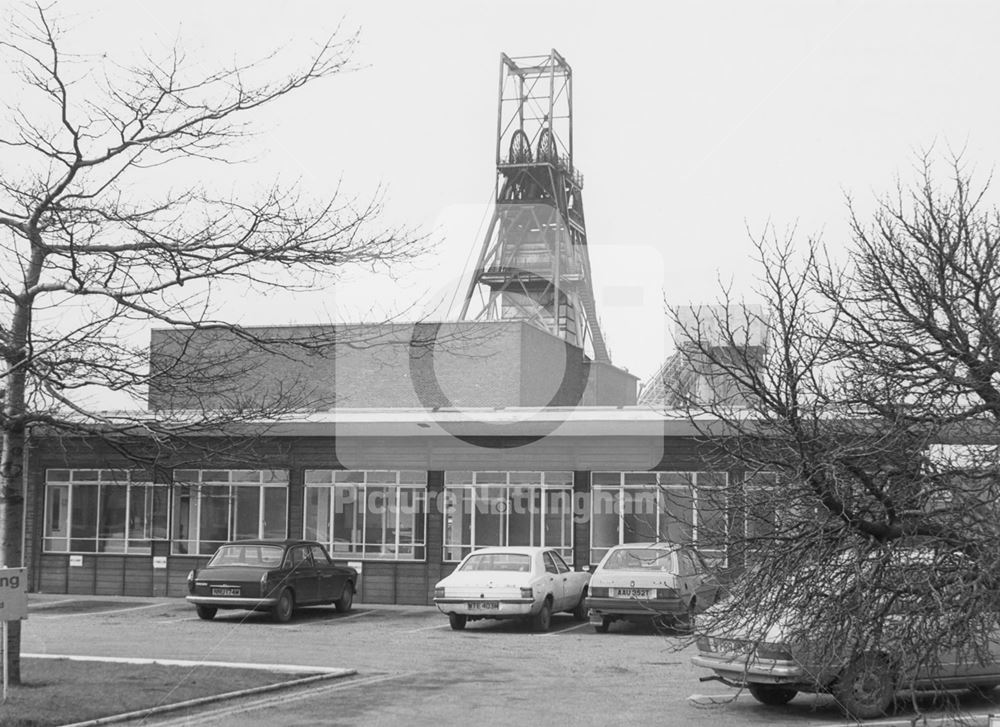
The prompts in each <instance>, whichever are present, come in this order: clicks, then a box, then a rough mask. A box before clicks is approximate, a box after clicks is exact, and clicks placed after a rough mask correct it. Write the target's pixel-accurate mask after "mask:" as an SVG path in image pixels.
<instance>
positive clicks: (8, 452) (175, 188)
mask: <svg viewBox="0 0 1000 727" xmlns="http://www.w3.org/2000/svg"><path fill="white" fill-rule="evenodd" d="M354 41H355V39H354V37H352V36H349V35H347V36H343V37H342V35H341V33H340V31H339V29H338V30H336V31H335V32H334V34H333V35H332V37H331V38H330V39H329V40H327V41H326V42H324V43H320V44H318V45H317V47H316V48H315V49H314V50H313V52H312V53H311V54H310V55H309V57H308V58H307V59H306V61H305V62H304V63H301V62H299V63H298V65H297V67H296V68H295V69H294V70H292V71H290V72H273V71H272V70H270V69H271V68H272V66H273V64H274V63H275V62H278V61H281V59H282V54H279V53H275V54H272V55H270V56H267V57H266V58H262V59H259V60H258V61H254V62H252V63H248V64H245V65H235V66H233V67H230V68H223V69H219V70H216V71H210V72H208V73H204V72H199V71H196V70H194V67H193V66H192V65H191V64H188V63H187V62H186V60H187V59H186V58H185V57H184V54H183V53H182V52H181V51H180V50H177V49H175V50H174V51H173V52H172V53H168V54H167V56H166V57H165V58H163V59H154V58H147V60H146V61H145V62H144V63H143V65H141V66H139V67H133V68H121V67H117V66H114V65H112V63H111V62H110V61H109V60H107V59H104V58H101V59H96V60H91V61H88V60H87V59H86V58H83V57H79V56H75V55H73V54H66V53H64V52H63V51H62V47H63V44H64V42H65V41H64V38H63V36H61V34H60V33H59V31H58V28H57V27H56V22H55V19H54V15H53V13H52V12H50V10H49V9H48V8H45V7H42V6H35V7H33V8H28V9H27V10H26V12H25V14H24V15H23V17H22V18H21V20H20V22H19V23H18V24H17V25H16V27H14V28H13V29H8V32H7V33H5V36H4V39H3V40H0V52H2V53H3V55H4V63H6V64H8V68H13V69H15V71H16V73H17V76H18V78H19V80H20V84H21V85H20V87H19V88H17V89H12V88H7V89H5V94H4V96H5V100H6V114H5V117H4V118H3V119H2V121H0V124H2V125H0V149H3V155H2V157H0V158H2V165H0V256H2V258H0V260H2V262H0V264H2V269H3V276H2V279H0V355H2V359H3V384H2V387H3V392H2V395H3V411H2V414H0V430H2V435H3V444H2V452H0V544H2V555H0V562H2V563H3V564H5V565H10V566H18V565H20V564H21V563H22V553H21V532H20V523H21V517H22V508H23V491H22V487H23V476H24V472H23V462H24V449H25V442H26V437H27V436H28V434H29V433H30V431H31V430H32V428H36V427H39V426H44V427H46V428H47V430H48V431H50V432H53V433H56V434H58V433H61V432H62V433H77V434H91V433H96V434H101V435H102V436H109V435H112V434H114V433H125V432H130V431H131V432H134V431H137V430H140V431H143V432H145V433H146V434H148V435H151V436H153V437H155V438H157V439H161V438H162V439H167V438H169V437H171V436H174V435H176V434H178V433H183V432H191V431H198V430H199V429H204V428H205V427H206V426H211V425H213V424H215V423H218V422H217V420H214V419H212V418H210V417H206V416H205V415H204V414H202V415H198V414H194V413H191V412H186V413H185V415H184V417H183V418H179V417H178V418H173V417H171V416H170V415H169V413H165V412H161V413H160V415H159V416H157V417H156V418H155V419H154V418H152V417H147V416H144V415H142V414H141V413H140V414H119V415H111V414H105V413H101V412H100V410H99V409H100V407H99V406H97V405H96V404H95V401H97V400H96V399H95V392H101V391H108V390H110V391H115V392H119V393H125V394H128V395H130V396H131V398H132V400H133V401H142V400H143V399H144V392H145V387H146V386H147V384H148V379H149V367H148V361H147V357H148V350H147V348H146V341H145V340H143V341H140V342H136V336H135V335H134V333H135V332H136V331H137V330H140V331H141V330H144V329H145V327H147V326H148V325H149V324H150V323H161V324H165V325H169V326H183V327H187V328H194V329H198V328H203V327H206V326H221V327H223V328H225V329H226V330H227V331H228V332H229V333H231V334H233V335H236V336H242V337H244V338H246V339H253V337H254V335H255V334H253V333H252V332H247V331H246V329H243V328H240V327H239V326H236V325H234V324H232V323H231V322H229V321H227V320H225V319H222V318H219V317H214V316H216V315H217V314H214V310H215V308H213V303H214V301H215V298H214V297H213V294H214V293H215V292H216V291H217V290H218V288H219V286H220V285H226V284H231V283H235V284H237V285H239V286H241V288H242V289H243V290H247V291H255V292H256V293H257V294H261V293H266V292H267V291H273V290H275V289H283V290H313V289H316V288H317V287H318V286H323V285H329V284H331V283H332V281H334V280H335V279H336V277H337V275H338V274H339V273H341V272H342V271H344V270H345V269H349V268H350V266H352V265H364V266H366V267H372V266H378V265H388V264H391V263H394V262H397V261H400V260H402V259H404V258H407V257H408V256H411V255H413V254H414V253H415V252H416V251H417V248H418V247H419V242H418V241H414V240H413V239H411V238H410V237H409V236H408V235H406V234H405V233H401V232H399V231H398V230H393V229H382V228H380V227H379V226H378V217H379V212H380V209H379V205H378V203H377V201H375V202H371V203H364V204H360V205H359V204H357V201H356V200H354V199H346V198H344V197H343V196H342V195H340V194H338V192H337V190H336V189H333V190H332V191H331V192H330V194H329V196H328V197H327V198H325V199H320V200H318V201H310V200H308V199H307V198H306V197H305V195H303V193H302V192H301V191H300V190H299V189H297V188H295V187H282V186H279V185H277V184H269V183H268V180H258V181H259V182H260V183H262V184H263V186H264V187H265V189H264V190H263V191H262V192H259V193H254V194H247V193H245V192H244V193H235V192H234V193H231V194H222V193H218V192H215V191H213V190H212V189H210V188H209V186H207V185H204V184H202V183H200V182H198V181H191V180H203V179H209V178H212V176H213V175H214V174H215V173H216V172H223V171H227V170H229V169H230V167H229V165H230V164H232V163H234V162H237V161H239V158H238V154H237V151H238V148H237V144H238V143H239V142H242V141H243V140H244V139H245V137H246V136H247V135H248V133H249V131H250V128H249V126H248V124H249V122H250V121H251V120H252V119H253V118H254V115H255V113H256V112H258V111H260V110H261V109H263V108H264V107H267V106H270V105H272V104H276V103H279V102H280V101H281V100H282V99H283V98H284V97H286V96H289V95H290V94H294V93H296V92H297V91H298V90H299V89H301V88H303V87H304V86H306V85H311V84H313V83H314V82H317V81H321V80H322V79H326V78H329V77H331V76H335V75H337V74H338V73H341V72H343V71H345V70H346V69H347V68H348V63H349V59H350V57H351V51H352V48H353V45H354ZM297 47H298V46H297ZM286 67H287V65H286ZM249 168H250V167H245V168H244V169H249ZM261 343H262V345H267V342H266V341H263V342H261ZM284 343H285V344H287V343H289V342H288V341H287V340H286V341H285V342H284ZM316 343H317V342H316V341H309V340H304V341H302V342H301V344H302V345H303V346H311V345H314V344H316ZM323 343H326V344H328V343H329V341H324V342H323ZM160 373H161V374H162V373H163V372H162V371H161V372H160ZM186 374H187V375H189V376H194V375H195V373H194V372H192V371H187V372H186ZM205 375H210V369H206V372H205ZM287 393H288V392H287V391H285V392H280V395H278V396H276V397H274V398H273V399H272V400H271V401H268V402H260V401H256V402H239V406H236V407H234V411H230V412H227V413H226V414H225V417H226V418H227V419H232V418H233V417H241V416H242V417H247V418H253V417H259V416H264V415H273V414H275V413H276V411H277V410H279V409H287V408H294V407H295V406H298V405H301V404H302V402H295V401H290V400H289V398H288V396H287ZM14 626H15V628H12V629H11V630H10V633H11V640H10V644H9V646H10V649H11V653H12V654H13V655H15V656H16V655H18V654H19V647H20V631H19V629H18V628H16V626H17V624H14ZM11 678H12V680H13V681H14V683H17V682H18V681H19V679H20V673H19V660H18V659H16V658H15V660H14V668H13V670H12V672H11Z"/></svg>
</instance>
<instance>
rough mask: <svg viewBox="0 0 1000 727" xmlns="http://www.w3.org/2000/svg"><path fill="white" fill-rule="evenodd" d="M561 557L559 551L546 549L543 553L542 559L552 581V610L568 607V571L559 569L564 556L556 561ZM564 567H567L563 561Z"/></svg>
mask: <svg viewBox="0 0 1000 727" xmlns="http://www.w3.org/2000/svg"><path fill="white" fill-rule="evenodd" d="M556 558H559V555H558V554H557V553H554V552H552V551H551V550H546V551H545V552H544V553H542V561H543V562H544V563H545V573H546V574H547V575H548V576H549V582H550V583H551V591H552V610H553V611H562V610H563V609H564V608H566V600H567V599H566V587H567V585H568V584H567V583H566V580H567V579H566V571H563V572H560V571H559V562H562V558H559V562H557V561H556ZM563 568H566V564H565V563H563Z"/></svg>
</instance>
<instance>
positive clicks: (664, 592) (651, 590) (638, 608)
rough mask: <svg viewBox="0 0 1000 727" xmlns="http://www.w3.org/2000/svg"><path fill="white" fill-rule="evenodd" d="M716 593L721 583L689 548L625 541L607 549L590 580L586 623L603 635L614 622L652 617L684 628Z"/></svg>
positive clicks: (669, 544) (709, 604) (718, 596)
mask: <svg viewBox="0 0 1000 727" xmlns="http://www.w3.org/2000/svg"><path fill="white" fill-rule="evenodd" d="M721 597H722V587H721V586H720V585H719V582H718V581H717V580H716V579H715V578H714V577H713V576H712V575H711V574H710V573H709V572H708V568H707V567H706V565H705V563H704V562H703V561H702V559H701V557H700V556H699V555H698V553H697V552H695V551H694V550H693V549H691V548H686V547H683V546H680V545H676V544H674V543H665V542H660V543H626V544H624V545H618V546H616V547H614V548H611V550H609V551H608V552H607V554H606V555H605V556H604V558H603V559H602V560H601V562H600V564H599V565H598V566H597V569H596V570H595V571H594V574H593V575H592V576H591V579H590V592H589V594H588V596H587V601H586V606H587V608H588V609H589V612H590V622H591V623H592V624H593V625H594V629H595V630H596V631H597V632H598V633H605V632H607V630H608V627H609V626H610V625H611V624H612V623H613V622H614V621H618V620H626V621H644V620H654V621H655V622H658V623H661V624H664V625H666V626H669V627H672V628H680V629H690V628H691V625H692V624H693V620H694V614H695V613H697V612H698V611H703V610H704V609H706V608H708V607H709V606H711V605H712V604H713V603H715V602H716V601H718V600H719V599H720V598H721Z"/></svg>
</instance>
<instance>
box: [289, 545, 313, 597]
mask: <svg viewBox="0 0 1000 727" xmlns="http://www.w3.org/2000/svg"><path fill="white" fill-rule="evenodd" d="M286 558H287V562H288V565H289V566H290V571H289V575H288V581H289V583H290V584H291V586H292V590H294V591H295V603H296V604H299V605H305V604H307V603H315V602H316V600H317V590H318V584H317V576H316V564H315V563H314V562H313V558H312V553H311V552H310V549H309V546H308V545H305V544H300V545H293V546H292V547H291V548H289V549H288V555H287V556H286Z"/></svg>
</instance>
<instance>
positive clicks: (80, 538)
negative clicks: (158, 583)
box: [41, 467, 170, 556]
mask: <svg viewBox="0 0 1000 727" xmlns="http://www.w3.org/2000/svg"><path fill="white" fill-rule="evenodd" d="M83 473H87V476H83ZM110 488H118V489H121V490H122V491H123V492H124V496H125V499H124V505H123V506H122V507H121V508H120V512H121V515H122V522H121V531H120V534H119V533H118V532H117V531H116V532H115V534H114V535H113V536H109V535H108V534H102V532H101V531H102V528H103V527H105V525H106V518H107V505H108V499H107V493H108V492H111V491H113V490H111V489H110ZM169 489H170V488H169V485H168V484H165V483H156V482H153V480H152V478H151V477H150V476H149V473H148V472H145V471H143V470H140V469H135V468H108V467H104V468H102V467H86V468H81V467H68V468H67V467H54V468H47V469H46V470H45V487H44V497H43V503H42V536H41V541H42V542H41V549H42V552H43V553H53V554H55V553H73V554H86V555H140V556H149V555H151V553H152V544H153V542H155V541H167V540H169V538H170V497H169ZM81 490H83V491H88V495H93V496H94V498H95V499H94V503H93V508H88V509H89V510H91V513H90V514H91V515H92V516H93V532H92V533H91V534H90V535H81V534H78V533H75V528H76V527H78V526H83V525H89V523H86V522H83V523H79V522H74V515H75V514H76V513H75V508H74V505H75V504H76V503H75V502H74V500H75V499H77V498H79V499H80V501H81V502H82V501H83V498H82V493H81ZM62 491H65V499H63V497H62V494H61V492H62ZM57 492H58V493H60V494H59V499H58V500H57V501H56V500H53V498H54V497H56V494H57ZM138 493H141V498H142V502H141V503H140V504H141V506H142V519H141V524H140V525H139V526H138V527H136V526H135V525H134V517H133V513H134V507H135V505H136V495H137V494H138ZM117 494H121V492H119V493H117ZM158 495H159V496H161V497H163V496H164V495H165V499H162V500H161V501H160V503H159V504H160V506H161V507H160V508H157V504H158V503H157V496H158ZM56 502H58V510H57V513H56V517H57V518H58V521H59V525H60V526H61V527H58V528H55V527H53V525H54V522H53V520H52V515H53V510H54V509H56V505H55V504H54V503H56ZM158 520H159V523H158V522H157V521H158ZM88 529H89V528H88ZM157 529H162V532H163V535H161V536H159V537H157V534H156V531H157ZM53 531H55V532H57V533H58V532H62V534H57V535H52V534H50V533H52V532H53ZM147 531H148V533H149V536H148V537H145V535H146V533H147ZM136 532H139V535H138V536H137V535H136ZM58 542H64V543H65V545H64V547H62V548H58V547H54V544H55V543H58ZM81 543H88V544H90V545H91V546H92V547H90V548H80V547H74V546H76V545H78V544H81ZM138 543H144V544H143V545H140V544H138ZM108 546H111V547H110V548H109V547H108Z"/></svg>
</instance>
